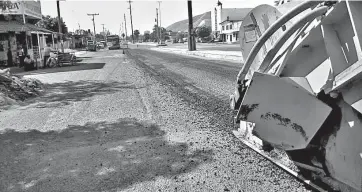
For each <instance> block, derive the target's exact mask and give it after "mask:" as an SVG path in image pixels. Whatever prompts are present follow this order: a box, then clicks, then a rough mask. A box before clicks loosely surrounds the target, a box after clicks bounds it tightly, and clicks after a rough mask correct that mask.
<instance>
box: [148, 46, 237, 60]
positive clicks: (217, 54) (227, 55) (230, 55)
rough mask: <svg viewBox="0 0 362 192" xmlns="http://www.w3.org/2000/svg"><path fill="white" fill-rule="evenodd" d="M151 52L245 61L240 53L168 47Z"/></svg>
mask: <svg viewBox="0 0 362 192" xmlns="http://www.w3.org/2000/svg"><path fill="white" fill-rule="evenodd" d="M151 50H155V51H162V52H168V53H170V52H171V53H176V54H181V55H188V56H199V57H206V58H210V59H220V60H229V61H237V62H244V59H243V57H242V54H241V52H240V51H219V50H196V51H189V50H187V49H182V48H167V47H158V48H151Z"/></svg>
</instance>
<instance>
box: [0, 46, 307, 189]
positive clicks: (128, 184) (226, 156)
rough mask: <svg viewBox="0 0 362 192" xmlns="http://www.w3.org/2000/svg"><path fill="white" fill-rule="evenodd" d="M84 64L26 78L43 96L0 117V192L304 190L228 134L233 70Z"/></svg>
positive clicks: (215, 65)
mask: <svg viewBox="0 0 362 192" xmlns="http://www.w3.org/2000/svg"><path fill="white" fill-rule="evenodd" d="M84 57H85V58H84V60H83V61H82V63H81V64H79V65H78V66H75V67H64V68H62V69H47V70H39V71H36V72H33V73H28V75H29V74H30V75H31V76H32V77H35V78H38V79H40V80H41V81H43V82H45V83H46V87H47V94H45V95H44V96H42V97H40V98H36V99H34V100H30V101H27V102H25V103H23V104H22V105H21V106H15V107H13V108H12V109H10V110H7V111H4V112H1V113H0V154H1V155H0V191H10V192H13V191H14V192H15V191H44V192H50V191H52V192H53V191H54V192H55V191H74V192H82V191H84V192H90V191H104V192H106V191H107V192H108V191H109V192H113V191H247V192H249V191H308V190H307V189H306V187H305V186H304V185H303V184H302V183H300V182H299V181H297V180H295V179H294V178H293V177H292V176H290V175H288V174H286V173H285V172H283V171H282V170H281V169H279V168H277V167H276V166H274V165H273V164H272V163H270V162H269V161H266V160H265V159H263V158H262V157H261V156H259V155H258V154H257V153H255V152H253V151H252V150H250V149H249V148H247V147H246V146H244V145H243V144H242V143H241V142H240V141H239V140H237V139H236V138H235V137H234V136H233V135H232V133H231V131H232V130H233V129H235V128H234V127H233V125H232V123H231V122H232V121H231V119H232V111H230V110H229V109H228V102H227V100H228V95H229V94H230V93H231V92H232V90H233V82H234V79H235V77H236V74H237V72H238V70H239V69H240V64H238V63H229V62H222V61H212V60H202V59H197V58H190V57H184V56H179V55H174V54H168V53H161V52H155V51H151V50H147V49H130V50H128V51H126V55H123V54H122V51H120V50H114V51H107V50H102V51H99V52H96V53H87V54H86V55H84ZM59 71H61V72H59Z"/></svg>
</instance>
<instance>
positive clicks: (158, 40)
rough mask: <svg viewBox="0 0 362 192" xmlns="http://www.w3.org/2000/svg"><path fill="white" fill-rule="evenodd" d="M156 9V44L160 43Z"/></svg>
mask: <svg viewBox="0 0 362 192" xmlns="http://www.w3.org/2000/svg"><path fill="white" fill-rule="evenodd" d="M158 31H159V27H158V9H157V8H156V34H157V42H158V43H160V35H159V34H158Z"/></svg>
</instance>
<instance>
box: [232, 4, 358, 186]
mask: <svg viewBox="0 0 362 192" xmlns="http://www.w3.org/2000/svg"><path fill="white" fill-rule="evenodd" d="M361 10H362V2H361V1H351V0H345V1H341V0H339V1H290V2H286V3H284V4H280V5H278V6H275V7H273V6H270V5H260V6H258V7H255V8H254V9H252V10H251V11H250V12H249V14H248V15H247V16H246V17H245V18H244V20H243V22H242V24H241V27H240V31H239V39H240V44H241V48H242V54H243V57H244V59H245V61H244V65H243V67H242V69H241V70H240V72H239V74H238V76H237V80H236V89H235V93H234V95H232V96H230V106H231V108H232V109H233V110H235V111H237V114H236V116H235V122H236V123H239V124H240V128H239V130H238V131H239V132H240V135H242V137H243V138H244V139H247V140H249V141H251V142H252V143H253V144H255V145H256V146H258V147H260V148H262V149H264V150H265V151H270V150H273V149H275V150H283V151H285V152H286V154H287V155H288V159H289V160H290V161H291V162H293V164H294V165H295V166H297V167H298V169H299V174H301V175H303V176H304V177H306V178H309V179H311V180H314V181H316V180H318V181H322V182H323V183H325V184H327V185H328V186H330V187H331V188H333V189H336V190H340V191H362V139H361V138H360V137H361V136H362V114H361V112H362V47H361V45H362V11H361Z"/></svg>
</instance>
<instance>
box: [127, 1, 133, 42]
mask: <svg viewBox="0 0 362 192" xmlns="http://www.w3.org/2000/svg"><path fill="white" fill-rule="evenodd" d="M131 2H132V1H131V0H129V1H128V3H129V14H130V16H131V30H132V43H133V44H134V39H133V23H132V6H131Z"/></svg>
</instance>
